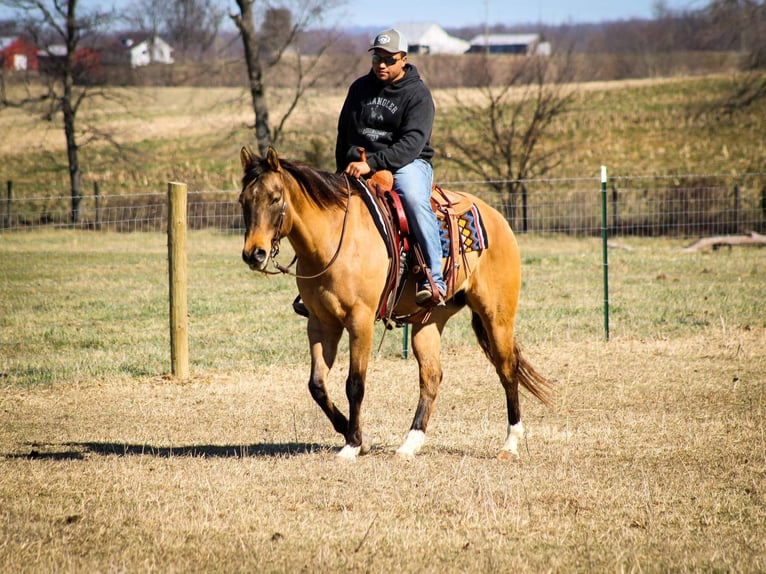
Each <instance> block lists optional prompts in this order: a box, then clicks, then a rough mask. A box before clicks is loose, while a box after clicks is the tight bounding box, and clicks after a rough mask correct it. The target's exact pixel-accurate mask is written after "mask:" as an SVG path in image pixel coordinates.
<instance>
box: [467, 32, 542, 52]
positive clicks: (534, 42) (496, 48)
mask: <svg viewBox="0 0 766 574" xmlns="http://www.w3.org/2000/svg"><path fill="white" fill-rule="evenodd" d="M470 44H471V47H470V50H469V52H471V53H472V54H473V53H484V52H488V53H490V54H526V55H538V56H549V55H550V54H551V45H550V43H549V42H543V40H542V37H541V36H540V34H479V35H478V36H475V37H474V38H473V39H472V40H471V42H470Z"/></svg>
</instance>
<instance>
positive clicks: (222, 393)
mask: <svg viewBox="0 0 766 574" xmlns="http://www.w3.org/2000/svg"><path fill="white" fill-rule="evenodd" d="M519 241H520V245H521V248H522V255H523V257H524V269H525V276H524V286H523V299H522V307H521V311H520V315H519V323H518V329H517V330H518V334H519V336H520V338H521V339H522V341H523V342H524V343H526V345H525V347H526V353H527V354H528V356H529V357H530V359H531V361H532V362H533V364H535V366H536V367H538V368H539V369H540V370H541V371H542V372H544V373H545V374H546V375H548V376H550V377H551V378H553V379H555V380H556V381H557V382H558V395H557V400H556V403H555V404H554V406H553V407H552V408H549V409H548V408H545V407H543V406H542V405H540V404H538V403H535V402H533V401H532V400H530V398H529V397H528V396H523V397H522V407H523V411H524V421H525V424H526V426H527V428H528V435H527V440H526V441H525V443H524V444H523V448H522V458H521V460H520V461H519V462H518V463H514V464H505V463H502V462H500V461H497V460H495V459H494V455H495V454H496V452H497V450H498V449H499V446H500V444H501V440H502V438H503V436H504V428H505V412H504V406H503V399H502V396H501V395H502V392H501V389H500V385H499V384H498V383H497V381H496V377H495V375H494V373H493V372H492V369H491V367H490V366H489V364H488V363H487V361H486V360H485V359H484V358H483V356H482V355H481V352H480V351H479V349H478V348H477V346H476V345H475V343H474V342H473V340H472V338H471V335H470V328H469V327H468V320H467V316H466V315H464V314H461V315H459V316H458V317H456V318H455V319H453V322H451V323H450V324H449V326H448V328H447V331H446V333H445V342H444V349H443V352H442V357H443V362H444V369H445V379H444V383H443V385H442V391H441V394H440V396H439V401H438V403H437V409H436V412H435V414H434V417H433V419H432V422H431V426H430V428H429V438H428V441H427V443H426V446H425V448H424V450H423V452H422V454H421V456H420V457H419V458H418V459H417V460H416V461H414V462H413V463H402V462H399V461H397V460H395V459H393V457H392V456H391V455H392V452H393V450H394V449H395V448H396V446H398V444H399V443H400V441H401V440H402V439H403V436H404V434H405V432H406V429H407V427H408V426H409V423H410V420H411V417H412V414H413V412H414V407H415V403H416V400H417V383H416V380H417V374H416V366H415V362H414V361H413V360H412V359H410V360H407V361H404V360H402V359H401V358H400V352H401V332H400V331H398V330H397V331H394V332H392V333H389V334H388V335H387V336H386V338H385V340H384V343H383V349H382V351H381V352H380V353H377V354H376V355H375V357H374V358H373V361H372V362H371V366H370V373H369V377H368V382H369V384H368V388H367V393H366V397H365V410H364V415H365V428H366V430H367V432H368V433H369V434H370V435H371V437H372V440H373V445H374V448H373V450H372V452H371V453H370V454H369V455H368V456H365V457H361V458H360V459H359V460H358V461H357V462H356V463H355V464H351V465H348V464H339V463H338V462H337V461H336V460H335V452H336V451H337V449H338V448H339V447H340V446H341V442H342V440H341V438H340V437H339V436H338V435H336V434H335V433H334V431H333V430H332V428H331V427H330V425H329V422H328V421H327V420H326V418H325V417H324V415H323V414H322V413H321V411H319V409H318V408H317V407H316V406H315V405H314V404H313V402H312V401H311V399H310V397H309V395H308V391H307V389H306V382H307V366H308V363H307V353H306V344H305V334H304V332H303V329H304V322H303V320H302V319H301V318H299V317H297V316H295V315H294V314H292V311H291V310H290V309H289V304H290V301H291V299H292V297H293V296H294V292H295V289H294V286H293V283H292V281H291V280H290V279H289V278H282V277H269V278H266V277H261V276H256V275H254V274H252V273H251V272H250V271H248V270H247V268H246V267H245V266H244V265H243V264H242V263H241V261H240V260H239V249H240V246H241V237H239V236H234V235H226V234H220V233H215V232H212V231H205V232H195V233H193V234H192V235H191V236H190V240H189V243H188V248H189V269H190V272H189V283H190V287H189V306H190V346H191V356H192V378H191V380H189V381H186V382H184V381H176V380H174V379H172V378H169V377H168V376H167V374H166V373H167V370H168V365H169V351H168V335H167V331H168V328H167V308H166V298H167V294H166V289H167V281H166V277H165V275H166V273H167V271H166V265H167V263H166V249H167V248H166V243H165V242H166V240H165V237H164V236H163V235H161V234H153V233H136V234H116V233H115V234H113V233H99V234H93V233H89V232H82V231H73V232H62V231H56V232H54V231H34V232H29V233H18V234H5V235H3V236H1V237H0V242H1V243H0V247H1V248H0V256H1V257H2V267H3V269H4V274H3V277H2V279H0V292H1V293H0V294H1V295H2V296H1V297H0V311H1V315H0V317H2V318H1V319H0V321H2V330H0V336H1V337H2V340H1V344H2V346H1V347H0V348H2V353H1V354H0V357H1V358H0V372H2V373H3V376H2V380H3V383H2V389H0V413H2V415H1V416H2V419H3V424H2V425H0V459H2V465H3V472H2V473H1V474H0V502H2V504H0V525H2V526H0V567H2V569H3V570H4V571H20V572H47V571H52V570H55V571H62V572H75V571H107V570H124V571H232V572H246V571H247V572H252V571H271V572H282V571H298V570H302V571H322V572H326V571H331V572H334V571H341V570H344V571H348V570H351V571H378V572H389V571H401V572H415V571H417V572H445V571H446V572H473V571H485V572H507V571H510V570H512V569H514V570H520V571H525V572H538V571H541V570H546V571H553V572H573V571H574V572H592V571H607V570H609V571H611V570H620V571H637V570H643V571H653V572H664V571H681V572H683V571H695V572H696V571H721V570H726V571H734V572H757V571H763V570H764V569H766V562H764V556H766V542H765V541H764V538H763V536H762V534H761V530H762V525H763V523H764V520H766V487H765V486H764V485H765V484H766V442H764V436H766V421H765V420H764V418H765V417H764V414H765V413H766V396H765V393H764V389H765V387H764V382H765V379H764V373H766V352H764V351H766V322H765V321H764V316H763V313H762V301H763V299H764V295H766V293H765V292H764V287H763V282H762V280H761V278H762V277H763V275H764V270H765V269H764V268H765V267H766V258H765V256H766V253H764V252H763V251H762V250H758V249H752V250H748V249H744V248H741V249H733V250H719V251H717V252H712V253H707V254H686V253H682V252H681V247H683V243H682V242H679V241H672V240H649V239H631V240H628V241H627V242H628V243H629V244H630V247H632V248H633V249H634V251H625V250H618V251H611V252H610V257H611V259H610V271H611V277H612V281H613V283H612V291H611V294H612V302H613V305H614V306H615V307H616V309H615V311H614V315H613V319H614V321H613V329H614V330H613V338H612V340H611V341H610V342H608V343H607V342H604V341H603V332H602V331H601V325H602V316H601V308H600V298H601V296H602V292H601V286H600V283H599V281H600V277H601V271H602V268H601V265H600V259H599V255H600V246H599V244H598V243H597V242H594V241H591V240H575V239H569V238H565V237H558V236H555V237H539V236H522V237H520V238H519ZM283 255H284V257H285V258H286V259H288V260H289V257H290V255H289V253H284V254H283ZM379 335H382V332H381V331H379ZM346 357H347V352H346V351H345V349H344V350H342V351H341V357H340V359H339V361H338V368H337V369H336V371H335V372H334V375H333V376H332V377H331V381H330V392H331V394H332V395H333V396H334V397H335V398H336V400H338V401H339V404H340V405H344V403H345V399H344V396H343V395H344V393H343V379H344V373H343V371H344V366H345V362H346V361H347V359H346Z"/></svg>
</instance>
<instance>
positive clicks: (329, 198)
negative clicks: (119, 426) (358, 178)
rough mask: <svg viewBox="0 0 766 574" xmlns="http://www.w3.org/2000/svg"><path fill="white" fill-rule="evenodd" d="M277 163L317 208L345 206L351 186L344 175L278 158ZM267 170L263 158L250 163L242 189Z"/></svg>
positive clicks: (266, 163) (267, 166) (267, 167)
mask: <svg viewBox="0 0 766 574" xmlns="http://www.w3.org/2000/svg"><path fill="white" fill-rule="evenodd" d="M279 163H280V165H281V166H282V169H283V170H285V171H286V172H287V173H288V174H289V175H290V176H292V177H293V179H295V180H296V181H297V182H298V184H299V185H300V186H301V188H302V189H303V191H304V192H305V194H306V196H307V197H308V198H309V199H311V200H312V201H313V202H314V203H316V204H317V205H318V206H319V207H330V206H333V205H334V206H338V207H344V206H345V201H346V199H347V197H348V188H347V186H348V185H351V183H350V181H349V180H348V178H347V177H346V176H345V175H343V174H336V173H329V172H326V171H322V170H319V169H316V168H313V167H311V166H309V165H307V164H305V163H302V162H298V161H291V160H287V159H281V158H280V160H279ZM269 170H270V167H269V164H268V162H267V160H266V159H265V158H264V159H262V160H261V161H258V162H254V163H252V164H251V165H250V167H249V169H248V170H247V171H246V172H245V176H244V177H243V178H242V186H243V189H244V188H245V187H247V186H248V185H250V184H251V183H252V182H254V181H255V180H257V179H258V178H259V177H260V176H261V175H263V174H264V173H266V172H267V171H269ZM352 190H353V186H352Z"/></svg>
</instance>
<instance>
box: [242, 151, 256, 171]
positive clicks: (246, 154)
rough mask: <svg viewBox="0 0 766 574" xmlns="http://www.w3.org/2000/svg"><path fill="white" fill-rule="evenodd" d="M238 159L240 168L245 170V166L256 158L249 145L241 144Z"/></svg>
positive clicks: (248, 165)
mask: <svg viewBox="0 0 766 574" xmlns="http://www.w3.org/2000/svg"><path fill="white" fill-rule="evenodd" d="M239 161H241V162H242V169H244V170H245V171H247V168H248V167H250V164H251V163H253V162H254V161H256V158H255V156H254V155H253V152H252V151H250V148H249V147H247V146H243V147H242V149H241V150H240V152H239Z"/></svg>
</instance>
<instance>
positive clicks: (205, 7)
mask: <svg viewBox="0 0 766 574" xmlns="http://www.w3.org/2000/svg"><path fill="white" fill-rule="evenodd" d="M165 6H166V8H165V13H166V14H167V16H166V19H165V31H166V33H167V36H168V40H169V41H170V42H171V44H173V45H174V46H175V47H176V52H177V53H178V54H179V56H180V57H179V59H180V60H185V59H189V58H191V59H194V58H201V57H202V55H203V54H205V53H206V52H207V51H208V50H209V49H210V48H211V47H212V46H213V43H214V42H215V39H216V38H217V37H218V31H219V29H220V27H221V22H222V21H223V18H224V16H225V14H226V12H225V10H224V9H223V8H221V7H219V6H217V5H216V4H215V3H214V2H210V1H209V0H172V1H171V2H169V3H167V2H166V3H165Z"/></svg>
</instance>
